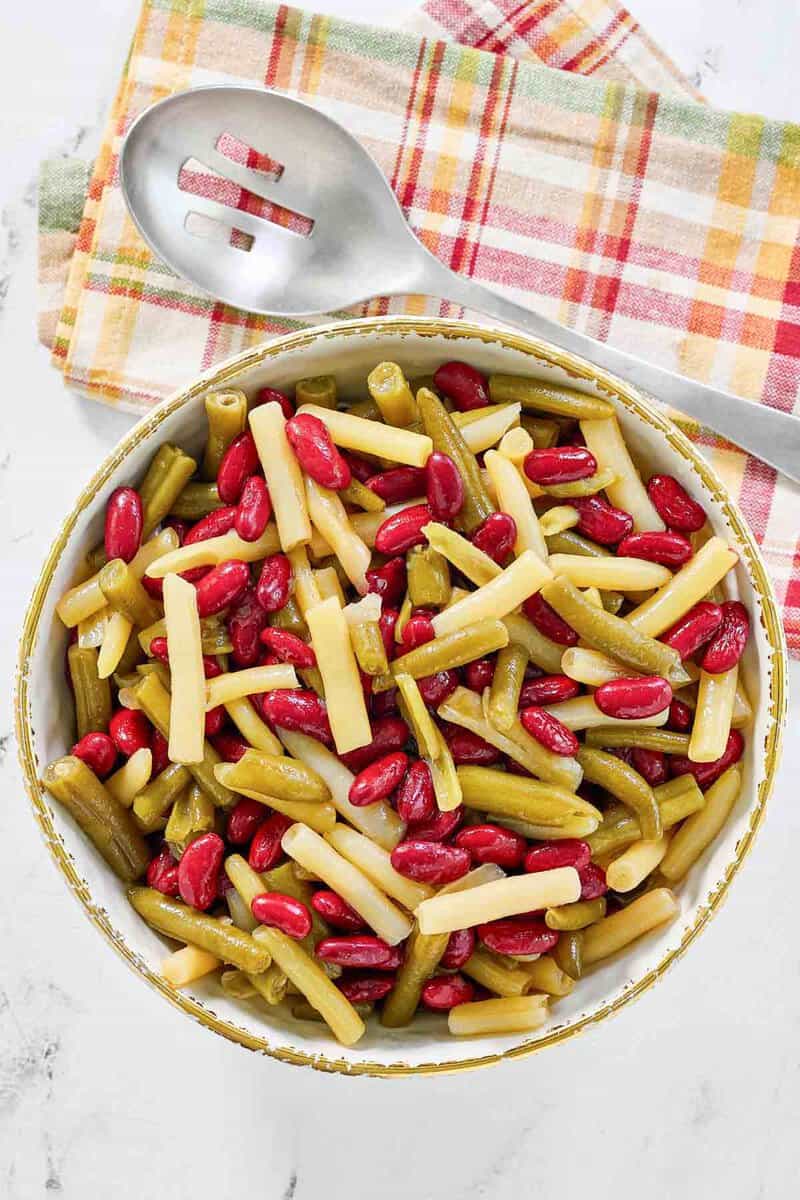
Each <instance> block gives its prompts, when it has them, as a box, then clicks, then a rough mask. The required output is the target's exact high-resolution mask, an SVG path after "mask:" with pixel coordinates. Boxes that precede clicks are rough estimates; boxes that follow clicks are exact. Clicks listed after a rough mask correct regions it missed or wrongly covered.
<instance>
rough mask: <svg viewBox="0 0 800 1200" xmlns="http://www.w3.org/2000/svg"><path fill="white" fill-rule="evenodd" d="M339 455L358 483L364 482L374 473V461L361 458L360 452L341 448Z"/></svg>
mask: <svg viewBox="0 0 800 1200" xmlns="http://www.w3.org/2000/svg"><path fill="white" fill-rule="evenodd" d="M341 455H342V458H343V459H344V461H345V462H346V463H347V465H348V467H349V468H350V471H351V473H352V475H353V478H354V479H357V480H358V482H359V483H366V482H367V480H368V479H371V478H372V476H373V475H374V474H375V463H374V462H369V461H368V460H367V459H366V458H362V457H361V455H360V454H354V453H353V451H352V450H347V451H345V450H342V451H341Z"/></svg>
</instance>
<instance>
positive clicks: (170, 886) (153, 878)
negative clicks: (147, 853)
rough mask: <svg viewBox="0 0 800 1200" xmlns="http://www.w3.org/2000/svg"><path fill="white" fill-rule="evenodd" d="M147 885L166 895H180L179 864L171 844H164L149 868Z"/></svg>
mask: <svg viewBox="0 0 800 1200" xmlns="http://www.w3.org/2000/svg"><path fill="white" fill-rule="evenodd" d="M147 886H148V887H151V888H155V889H156V891H157V892H162V893H163V894H164V895H165V896H177V895H178V864H177V862H176V861H175V859H174V858H173V857H172V851H171V850H170V848H169V846H162V847H161V849H160V850H159V852H158V854H157V855H156V856H155V858H154V859H152V860H151V862H150V865H149V866H148V868H147Z"/></svg>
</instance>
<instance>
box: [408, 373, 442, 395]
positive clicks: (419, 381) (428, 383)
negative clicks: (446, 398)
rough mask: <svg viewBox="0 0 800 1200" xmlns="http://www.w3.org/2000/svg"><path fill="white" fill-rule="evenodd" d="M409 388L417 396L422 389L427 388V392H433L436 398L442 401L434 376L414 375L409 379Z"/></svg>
mask: <svg viewBox="0 0 800 1200" xmlns="http://www.w3.org/2000/svg"><path fill="white" fill-rule="evenodd" d="M408 386H409V387H410V388H411V391H412V392H413V393H414V395H415V396H416V394H417V392H418V391H420V389H421V388H425V389H426V390H427V391H429V392H433V394H434V396H439V398H440V399H441V393H440V391H439V389H438V387H437V386H436V381H435V380H434V377H433V375H412V376H411V377H410V378H409V381H408Z"/></svg>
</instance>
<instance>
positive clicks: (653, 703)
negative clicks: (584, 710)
mask: <svg viewBox="0 0 800 1200" xmlns="http://www.w3.org/2000/svg"><path fill="white" fill-rule="evenodd" d="M671 700H672V688H671V687H670V685H669V683H668V682H667V680H666V679H662V677H661V676H660V675H641V676H640V675H637V676H631V677H630V678H623V679H609V681H608V683H602V684H601V685H600V687H599V688H597V690H596V691H595V693H594V702H595V704H596V705H597V707H598V708H599V709H600V712H601V713H605V715H606V716H607V717H615V718H617V719H619V720H621V721H641V720H642V719H643V718H644V717H654V716H655V715H656V713H660V712H663V711H664V709H665V708H669V706H670V702H671Z"/></svg>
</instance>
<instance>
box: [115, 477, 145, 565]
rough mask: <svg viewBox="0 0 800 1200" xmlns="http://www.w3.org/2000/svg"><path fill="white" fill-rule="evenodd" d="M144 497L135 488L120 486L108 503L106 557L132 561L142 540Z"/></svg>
mask: <svg viewBox="0 0 800 1200" xmlns="http://www.w3.org/2000/svg"><path fill="white" fill-rule="evenodd" d="M143 519H144V518H143V516H142V498H141V496H140V495H139V493H138V492H137V491H136V489H135V488H132V487H119V488H117V489H116V490H115V491H113V492H112V493H111V495H110V497H109V500H108V504H107V505H106V525H105V549H106V558H108V559H112V558H121V559H122V560H123V562H130V561H131V559H132V558H133V556H134V555H135V553H136V551H137V550H138V549H139V546H140V545H141V542H142V523H143Z"/></svg>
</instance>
